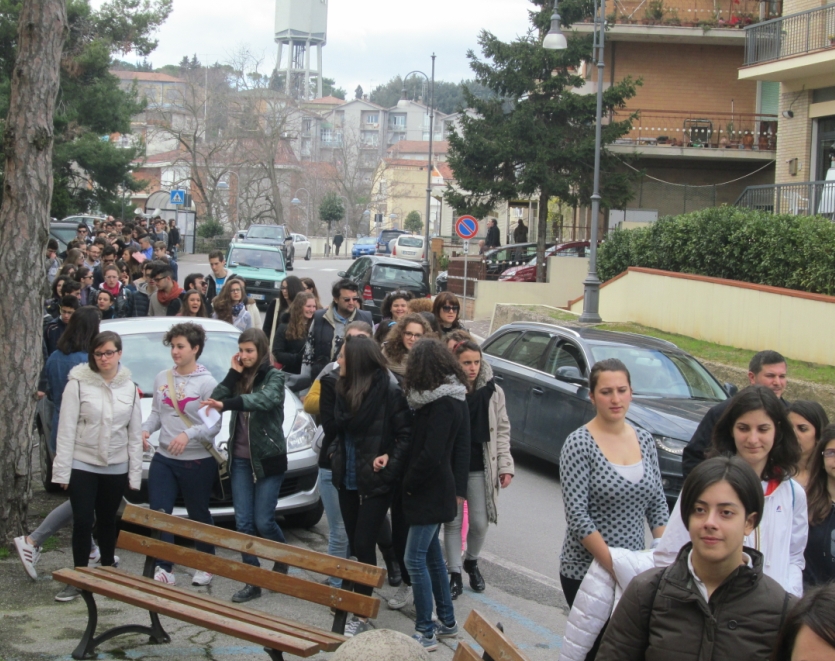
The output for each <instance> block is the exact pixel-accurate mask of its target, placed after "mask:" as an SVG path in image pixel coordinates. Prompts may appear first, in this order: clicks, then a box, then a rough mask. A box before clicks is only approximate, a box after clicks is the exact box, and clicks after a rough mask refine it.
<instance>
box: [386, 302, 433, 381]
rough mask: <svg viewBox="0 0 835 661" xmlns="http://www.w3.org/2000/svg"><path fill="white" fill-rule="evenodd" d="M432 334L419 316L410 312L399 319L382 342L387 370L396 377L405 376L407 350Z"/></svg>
mask: <svg viewBox="0 0 835 661" xmlns="http://www.w3.org/2000/svg"><path fill="white" fill-rule="evenodd" d="M432 334H433V333H432V329H431V328H430V327H429V324H428V323H426V320H425V319H424V318H423V317H422V316H420V315H419V314H415V313H414V312H412V313H407V314H405V315H403V316H402V317H400V320H399V321H398V322H397V323H396V324H395V325H394V327H393V328H392V329H391V330H390V331H389V332H388V335H387V336H386V338H385V341H384V342H383V355H384V356H385V357H386V360H388V365H389V369H390V370H391V371H392V372H394V373H395V374H397V375H398V376H405V375H406V360H407V359H408V357H409V350H410V349H411V348H412V347H413V346H415V342H417V341H418V340H420V339H421V338H423V337H427V336H431V335H432Z"/></svg>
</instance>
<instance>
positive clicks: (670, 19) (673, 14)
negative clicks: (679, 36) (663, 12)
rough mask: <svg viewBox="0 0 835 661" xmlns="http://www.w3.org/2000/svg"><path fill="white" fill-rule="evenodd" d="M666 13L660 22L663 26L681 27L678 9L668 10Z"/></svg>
mask: <svg viewBox="0 0 835 661" xmlns="http://www.w3.org/2000/svg"><path fill="white" fill-rule="evenodd" d="M667 13H668V14H669V15H668V16H667V17H666V18H664V19H663V20H662V21H661V22H662V23H663V24H664V25H676V26H679V25H681V19H680V18H679V17H678V9H675V8H673V9H670V10H668V11H667Z"/></svg>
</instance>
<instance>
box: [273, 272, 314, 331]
mask: <svg viewBox="0 0 835 661" xmlns="http://www.w3.org/2000/svg"><path fill="white" fill-rule="evenodd" d="M304 290H305V289H304V284H303V283H302V281H301V279H300V278H297V277H296V276H295V275H288V276H287V277H286V278H284V280H282V281H281V288H280V289H279V290H278V291H279V295H278V296H277V297H276V298H274V299H273V300H271V301H270V303H269V305H267V312H266V313H265V314H264V333H265V334H266V336H267V337H268V338H270V339H272V338H273V336H274V335H275V331H277V330H278V326H279V324H286V323H287V322H288V321H290V305H291V304H292V303H293V300H294V299H295V298H296V295H297V294H299V293H301V292H303V291H304Z"/></svg>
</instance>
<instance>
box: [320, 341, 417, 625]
mask: <svg viewBox="0 0 835 661" xmlns="http://www.w3.org/2000/svg"><path fill="white" fill-rule="evenodd" d="M338 362H339V380H338V381H337V383H336V403H335V406H334V422H335V427H336V438H335V439H334V441H333V443H332V445H331V448H332V455H331V467H332V470H333V485H334V486H335V487H336V488H337V490H338V492H339V507H340V509H341V510H342V518H343V520H344V521H345V531H346V532H347V534H348V542H349V544H350V547H351V552H352V554H353V555H355V556H356V558H357V560H359V561H360V562H364V563H366V564H369V565H374V566H376V564H377V553H376V551H375V545H376V542H377V536H378V534H379V532H380V528H381V526H382V525H383V522H384V521H385V518H386V512H387V511H388V508H389V506H390V505H391V499H392V489H393V488H394V486H395V485H396V484H399V480H400V477H401V475H402V470H403V463H404V460H405V457H406V454H407V452H408V445H409V438H410V437H411V431H412V430H411V418H412V414H411V412H410V411H409V407H408V405H407V404H406V399H405V397H404V396H403V392H402V391H401V390H400V386H399V385H398V383H397V380H396V379H395V378H394V375H393V374H392V373H391V372H389V371H388V369H387V368H386V359H385V358H384V357H383V354H382V352H381V351H380V348H379V347H378V346H377V343H376V342H374V341H373V340H371V339H367V338H364V337H350V338H348V339H347V340H346V342H345V344H344V345H343V347H342V350H341V351H340V354H339V358H338ZM354 590H355V591H356V592H359V593H361V594H365V595H368V596H370V595H371V592H372V588H371V587H370V586H362V585H357V586H356V587H355V588H354ZM369 626H370V625H369V624H368V622H367V621H366V620H360V619H358V618H357V617H354V618H353V619H352V620H351V621H350V622H348V624H347V626H346V627H345V635H346V636H349V637H350V636H353V635H355V634H357V633H361V632H363V631H366V630H367V629H368V628H369Z"/></svg>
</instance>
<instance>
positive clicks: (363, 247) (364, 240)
mask: <svg viewBox="0 0 835 661" xmlns="http://www.w3.org/2000/svg"><path fill="white" fill-rule="evenodd" d="M376 252H377V238H376V237H374V236H363V237H361V238H359V239H357V242H356V243H355V244H354V245H353V247H352V248H351V257H353V258H354V259H356V258H357V257H362V256H363V255H373V254H375V253H376Z"/></svg>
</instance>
